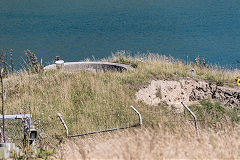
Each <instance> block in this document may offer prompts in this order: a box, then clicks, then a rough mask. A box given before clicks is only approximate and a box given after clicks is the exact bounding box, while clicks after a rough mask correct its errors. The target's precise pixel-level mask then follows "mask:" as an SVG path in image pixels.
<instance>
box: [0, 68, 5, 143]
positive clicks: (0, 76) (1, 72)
mask: <svg viewBox="0 0 240 160" xmlns="http://www.w3.org/2000/svg"><path fill="white" fill-rule="evenodd" d="M3 71H4V70H3V68H1V71H0V81H1V88H2V94H1V98H2V116H3V129H2V132H3V133H2V134H3V142H4V143H6V138H5V113H4V84H3Z"/></svg>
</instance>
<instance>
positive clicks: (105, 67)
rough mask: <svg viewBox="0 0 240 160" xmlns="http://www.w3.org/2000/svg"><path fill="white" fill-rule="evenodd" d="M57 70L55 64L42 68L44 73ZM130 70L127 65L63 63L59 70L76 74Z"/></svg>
mask: <svg viewBox="0 0 240 160" xmlns="http://www.w3.org/2000/svg"><path fill="white" fill-rule="evenodd" d="M57 68H58V67H57V64H51V65H48V66H46V67H44V71H49V70H56V69H57ZM131 69H133V68H132V67H131V66H129V65H125V64H119V63H110V62H65V63H64V64H63V65H62V67H61V70H63V71H65V72H77V71H81V70H90V71H94V72H106V71H112V72H122V71H124V70H131Z"/></svg>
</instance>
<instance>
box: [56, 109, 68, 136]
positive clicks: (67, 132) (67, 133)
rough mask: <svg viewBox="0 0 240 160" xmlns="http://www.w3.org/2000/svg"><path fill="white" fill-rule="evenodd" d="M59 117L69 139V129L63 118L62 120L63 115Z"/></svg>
mask: <svg viewBox="0 0 240 160" xmlns="http://www.w3.org/2000/svg"><path fill="white" fill-rule="evenodd" d="M57 115H58V117H59V118H60V120H61V122H62V124H63V125H64V127H65V129H66V136H67V137H68V127H67V125H66V123H65V122H64V120H63V118H62V115H61V114H60V113H58V114H57Z"/></svg>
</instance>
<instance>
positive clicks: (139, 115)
mask: <svg viewBox="0 0 240 160" xmlns="http://www.w3.org/2000/svg"><path fill="white" fill-rule="evenodd" d="M130 107H131V108H132V109H133V110H134V111H135V112H136V113H137V114H138V117H139V125H140V127H142V116H141V114H140V112H138V110H137V109H136V108H134V107H133V106H130Z"/></svg>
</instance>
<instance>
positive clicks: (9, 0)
mask: <svg viewBox="0 0 240 160" xmlns="http://www.w3.org/2000/svg"><path fill="white" fill-rule="evenodd" d="M0 48H12V49H13V50H14V54H15V59H19V57H20V56H24V50H26V49H30V50H32V51H34V52H35V53H36V54H37V55H38V56H39V57H42V58H43V60H44V61H45V62H51V61H53V60H54V58H55V56H56V55H60V56H61V57H62V58H63V59H64V60H65V61H81V60H84V59H86V58H90V59H91V58H92V56H94V57H95V58H97V59H98V58H103V57H108V56H111V53H114V52H116V51H118V50H127V51H129V52H130V53H132V54H136V53H147V52H153V53H160V54H165V55H171V56H173V57H176V58H181V59H186V56H189V57H190V59H191V60H193V58H194V57H196V56H198V55H199V56H200V57H205V58H206V59H207V61H208V62H209V63H216V64H219V65H223V66H233V67H237V64H238V63H237V60H240V1H239V0H227V1H226V0H181V1H180V0H0ZM19 60H20V59H19ZM20 61H21V60H20ZM239 66H240V63H239V64H238V68H239Z"/></svg>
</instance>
